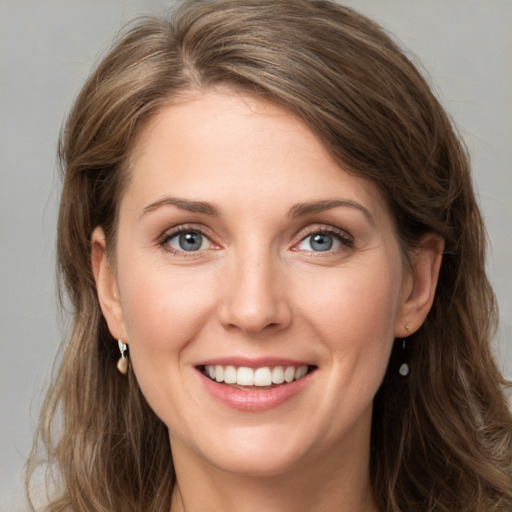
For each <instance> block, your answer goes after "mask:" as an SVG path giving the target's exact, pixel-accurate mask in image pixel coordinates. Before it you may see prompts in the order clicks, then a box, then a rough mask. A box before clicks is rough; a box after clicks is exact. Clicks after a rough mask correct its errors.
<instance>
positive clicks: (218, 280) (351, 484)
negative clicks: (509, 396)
mask: <svg viewBox="0 0 512 512" xmlns="http://www.w3.org/2000/svg"><path fill="white" fill-rule="evenodd" d="M60 157H61V161H62V168H63V171H64V188H63V192H62V200H61V209H60V217H59V238H58V262H59V269H60V272H61V276H62V279H63V284H64V286H65V289H66V291H67V293H68V294H69V296H70V299H71V302H72V304H73V307H74V317H73V318H74V323H73V327H72V330H71V333H70V336H69V339H68V340H67V342H66V344H65V351H64V354H63V356H62V363H61V367H60V371H59V373H58V376H57V379H56V381H55V383H54V385H53V387H52V389H51V390H50V392H49V394H48V398H47V401H46V403H45V412H44V416H43V419H42V422H41V428H40V431H39V435H40V438H41V440H42V441H43V442H44V445H45V448H46V451H47V454H48V455H47V461H46V463H47V464H48V466H49V468H51V469H53V470H54V474H55V476H56V483H55V484H53V487H54V488H55V489H56V491H55V493H54V496H53V497H52V501H51V503H50V505H49V506H48V510H87V511H99V510H123V511H124V510H140V511H142V510H144V511H147V510H151V511H157V510H158V511H160V510H161V511H168V510H172V511H173V512H175V511H185V510H186V511H203V510H223V511H229V510H237V511H252V510H276V511H286V510H294V511H300V510H315V511H333V510H354V511H356V510H357V511H362V510H364V511H380V512H384V511H398V510H400V511H406V510H407V511H421V510H425V511H427V510H429V511H431V510H436V511H438V510H439V511H448V510H449V511H471V510H473V511H489V510H510V509H511V507H512V490H511V489H512V485H511V484H512V475H511V469H510V468H511V461H512V439H511V433H512V419H511V416H510V412H509V410H508V408H507V403H506V400H505V398H504V396H503V387H504V386H505V384H506V383H505V382H504V381H503V379H502V378H501V376H500V374H499V372H498V370H497V369H496V366H495V364H494V362H493V360H492V357H491V354H490V349H489V342H490V337H491V333H492V329H493V326H494V322H495V309H494V302H493V294H492V290H491V288H490V286H489V284H488V281H487V278H486V275H485V268H484V267H485V265H484V253H485V235H484V228H483V225H482V220H481V217H480V213H479V210H478V207H477V205H476V202H475V198H474V194H473V191H472V188H471V181H470V175H469V164H468V161H467V157H466V154H465V151H464V148H463V146H462V144H461V142H460V141H459V139H458V137H457V135H456V133H455V132H454V129H453V128H452V126H451V124H450V122H449V120H448V118H447V116H446V114H445V112H444V111H443V109H442V108H441V106H440V105H439V103H438V101H437V100H436V99H435V97H434V96H433V95H432V93H431V91H430V90H429V87H428V85H427V84H426V83H425V81H424V79H423V78H422V77H421V76H420V74H419V73H418V72H417V70H416V69H415V68H414V66H413V65H412V64H411V63H410V62H409V60H408V59H407V58H406V57H405V56H404V55H403V53H402V52H401V51H400V49H399V48H397V46H396V45H395V44H394V43H393V42H392V41H391V40H390V39H389V37H388V36H386V35H385V34H384V33H383V31H382V30H381V29H380V28H379V27H377V26H376V25H375V24H373V23H372V22H371V21H369V20H368V19H366V18H364V17H362V16H361V15H359V14H357V13H355V12H353V11H352V10H350V9H347V8H344V7H340V6H338V5H336V4H334V3H331V2H327V1H309V0H283V1H278V2H276V1H275V0H272V1H270V0H263V1H261V0H224V1H218V2H200V3H198V2H191V3H186V4H184V5H183V6H182V7H180V8H179V9H178V10H177V11H176V12H175V13H174V14H173V16H172V18H171V19H170V20H158V19H145V20H142V21H140V22H139V23H138V24H137V25H135V26H134V28H133V29H131V30H130V31H128V32H127V33H126V34H124V35H123V36H122V37H121V38H120V39H119V40H118V41H117V43H116V45H115V46H114V47H113V49H112V50H111V51H110V53H109V54H108V55H107V56H106V57H105V58H104V59H103V61H102V62H101V63H100V65H99V67H98V69H97V70H96V71H95V72H94V74H93V75H92V76H91V77H90V79H89V80H88V82H87V83H86V84H85V86H84V88H83V89H82V92H81V93H80V95H79V97H78V99H77V101H76V104H75V106H74V108H73V111H72V112H71V115H70V117H69V119H68V122H67V125H66V127H65V130H64V132H63V136H62V141H61V146H60ZM58 421H62V423H61V430H60V432H59V436H58V439H57V440H56V441H53V440H52V435H51V428H52V425H53V423H55V422H58ZM36 449H37V448H36ZM49 486H50V484H49Z"/></svg>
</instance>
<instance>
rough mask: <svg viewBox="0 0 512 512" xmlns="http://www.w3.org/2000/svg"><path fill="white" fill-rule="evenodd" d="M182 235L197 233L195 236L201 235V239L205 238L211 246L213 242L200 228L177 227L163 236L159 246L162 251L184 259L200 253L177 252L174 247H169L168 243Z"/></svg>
mask: <svg viewBox="0 0 512 512" xmlns="http://www.w3.org/2000/svg"><path fill="white" fill-rule="evenodd" d="M183 233H197V234H199V235H201V236H202V237H204V238H206V239H207V240H209V241H210V243H211V244H213V242H212V241H211V238H210V237H209V236H208V235H207V234H206V233H205V232H204V230H202V229H201V228H197V227H193V226H187V225H184V226H178V227H176V228H174V229H173V230H172V231H170V232H166V233H165V234H164V235H163V237H162V239H161V240H160V242H159V245H160V246H161V247H162V248H163V249H164V250H166V251H167V252H170V253H171V254H173V255H174V256H180V257H184V258H187V257H193V256H197V253H199V252H202V251H201V250H200V251H185V250H178V249H175V248H174V247H171V245H170V244H169V242H170V241H171V240H172V239H173V238H176V237H177V236H179V235H181V234H183Z"/></svg>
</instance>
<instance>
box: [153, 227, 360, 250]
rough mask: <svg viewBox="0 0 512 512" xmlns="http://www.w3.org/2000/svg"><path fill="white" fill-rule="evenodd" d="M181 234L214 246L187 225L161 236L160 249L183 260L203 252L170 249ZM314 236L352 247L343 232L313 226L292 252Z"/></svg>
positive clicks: (204, 235) (351, 239)
mask: <svg viewBox="0 0 512 512" xmlns="http://www.w3.org/2000/svg"><path fill="white" fill-rule="evenodd" d="M183 233H197V234H199V235H201V236H202V237H204V238H206V239H207V240H208V241H209V242H210V244H212V245H214V244H213V242H212V241H211V238H210V237H209V236H208V235H207V234H206V233H205V232H204V230H203V229H201V228H197V227H193V226H187V225H183V226H178V227H176V228H174V229H173V230H172V231H171V232H166V233H165V234H164V235H163V236H162V238H161V240H160V242H159V245H160V246H161V247H162V248H164V249H165V250H166V251H168V252H170V253H171V254H173V255H175V256H180V257H185V258H186V257H193V256H197V254H198V253H200V252H203V251H204V250H198V251H185V250H178V249H175V248H173V247H171V246H170V244H169V242H170V241H171V240H172V239H173V238H176V237H177V236H179V235H180V234H183ZM314 235H329V236H332V237H333V238H334V239H335V240H337V241H338V242H339V243H340V244H341V245H343V246H344V247H345V248H347V249H352V248H353V247H354V240H353V238H352V237H351V236H350V235H348V234H347V233H346V232H345V231H342V230H339V229H335V228H332V227H329V228H326V227H324V228H322V227H319V226H315V227H310V228H307V230H306V233H305V234H304V235H303V236H302V237H301V239H300V240H299V242H297V243H295V244H294V245H293V247H292V250H293V251H297V252H298V251H299V249H297V246H298V245H299V244H301V243H302V242H304V241H305V240H307V239H308V238H309V237H312V236H314ZM305 252H309V253H311V254H315V255H322V254H333V253H335V252H336V249H327V250H325V251H313V250H310V251H305Z"/></svg>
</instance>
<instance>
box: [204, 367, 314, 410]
mask: <svg viewBox="0 0 512 512" xmlns="http://www.w3.org/2000/svg"><path fill="white" fill-rule="evenodd" d="M199 375H200V376H201V377H202V381H203V384H204V386H205V388H206V390H207V391H208V392H209V393H210V395H211V396H212V397H213V398H214V399H215V400H217V401H218V402H220V403H221V404H223V405H226V406H228V407H231V408H233V409H238V410H240V411H248V412H260V411H266V410H269V409H273V408H274V407H278V406H279V405H281V404H283V403H284V402H286V401H288V400H290V399H291V398H293V397H294V396H296V395H298V394H299V393H300V392H301V391H302V390H303V389H304V388H305V387H306V386H307V385H308V384H309V382H310V381H311V377H312V373H308V374H307V375H305V376H304V377H302V378H301V379H299V380H296V381H293V382H290V383H288V384H281V385H279V386H276V387H274V388H269V389H258V388H257V387H256V388H255V389H251V390H248V389H237V388H234V387H231V386H228V385H226V384H219V383H218V382H215V381H213V380H211V379H210V378H208V377H206V376H205V375H203V374H202V373H199Z"/></svg>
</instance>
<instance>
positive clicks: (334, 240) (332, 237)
mask: <svg viewBox="0 0 512 512" xmlns="http://www.w3.org/2000/svg"><path fill="white" fill-rule="evenodd" d="M343 247H345V248H351V247H353V242H352V240H351V239H350V238H348V237H347V236H344V235H343V234H342V233H338V232H330V231H317V232H316V233H312V234H310V235H308V236H306V237H304V238H303V239H302V240H301V241H300V242H299V243H298V244H297V246H296V248H297V249H298V250H301V251H307V252H327V251H337V250H339V249H342V248H343Z"/></svg>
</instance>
